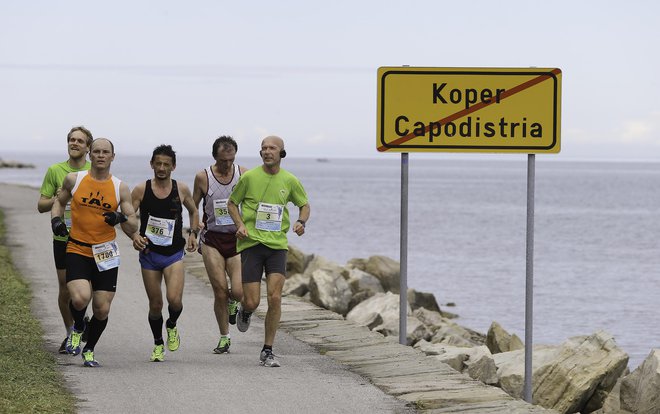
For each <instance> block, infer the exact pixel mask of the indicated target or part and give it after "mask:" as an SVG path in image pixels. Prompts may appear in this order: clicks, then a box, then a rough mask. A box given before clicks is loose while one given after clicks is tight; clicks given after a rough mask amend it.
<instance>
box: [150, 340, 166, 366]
mask: <svg viewBox="0 0 660 414" xmlns="http://www.w3.org/2000/svg"><path fill="white" fill-rule="evenodd" d="M164 360H165V345H163V344H160V345H156V346H154V350H153V352H152V353H151V362H163V361H164Z"/></svg>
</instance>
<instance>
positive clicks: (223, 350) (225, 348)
mask: <svg viewBox="0 0 660 414" xmlns="http://www.w3.org/2000/svg"><path fill="white" fill-rule="evenodd" d="M229 345H231V338H228V337H226V336H221V337H220V342H218V346H217V347H216V348H215V349H214V350H213V352H215V353H216V354H228V353H229Z"/></svg>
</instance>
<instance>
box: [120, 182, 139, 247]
mask: <svg viewBox="0 0 660 414" xmlns="http://www.w3.org/2000/svg"><path fill="white" fill-rule="evenodd" d="M119 207H120V209H121V212H122V213H123V214H124V215H125V216H126V219H127V220H126V221H125V222H123V223H121V224H120V226H121V229H122V230H123V231H124V234H126V236H128V238H129V239H131V240H132V239H133V235H134V234H135V233H136V232H137V231H138V229H139V228H140V227H139V225H138V219H137V216H136V215H135V209H134V208H133V202H132V199H131V191H130V190H129V188H128V185H126V183H124V182H122V183H121V184H119Z"/></svg>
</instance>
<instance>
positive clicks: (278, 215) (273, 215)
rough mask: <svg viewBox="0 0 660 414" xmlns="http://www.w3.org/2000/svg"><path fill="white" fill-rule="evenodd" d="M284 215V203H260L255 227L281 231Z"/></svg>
mask: <svg viewBox="0 0 660 414" xmlns="http://www.w3.org/2000/svg"><path fill="white" fill-rule="evenodd" d="M283 217H284V206H283V205H281V204H269V203H259V207H258V208H257V222H256V225H255V227H256V228H257V229H258V230H265V231H281V230H282V218H283Z"/></svg>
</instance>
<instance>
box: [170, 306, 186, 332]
mask: <svg viewBox="0 0 660 414" xmlns="http://www.w3.org/2000/svg"><path fill="white" fill-rule="evenodd" d="M167 311H168V312H169V313H170V317H169V318H167V327H168V328H170V329H172V328H174V327H175V326H176V321H177V319H179V316H181V312H183V306H181V309H179V310H174V308H173V307H172V305H167Z"/></svg>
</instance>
